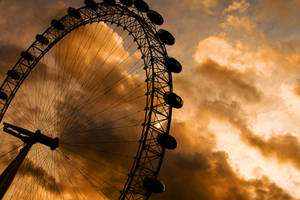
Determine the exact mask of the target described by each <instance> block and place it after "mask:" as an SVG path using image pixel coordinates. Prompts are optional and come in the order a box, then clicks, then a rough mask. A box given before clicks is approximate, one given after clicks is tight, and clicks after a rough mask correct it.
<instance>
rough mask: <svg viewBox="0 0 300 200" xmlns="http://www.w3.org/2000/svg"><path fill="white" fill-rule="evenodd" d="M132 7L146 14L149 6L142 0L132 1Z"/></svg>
mask: <svg viewBox="0 0 300 200" xmlns="http://www.w3.org/2000/svg"><path fill="white" fill-rule="evenodd" d="M133 3H134V6H135V7H136V8H137V9H138V11H140V12H148V11H149V6H148V4H147V3H146V2H145V1H143V0H134V2H133Z"/></svg>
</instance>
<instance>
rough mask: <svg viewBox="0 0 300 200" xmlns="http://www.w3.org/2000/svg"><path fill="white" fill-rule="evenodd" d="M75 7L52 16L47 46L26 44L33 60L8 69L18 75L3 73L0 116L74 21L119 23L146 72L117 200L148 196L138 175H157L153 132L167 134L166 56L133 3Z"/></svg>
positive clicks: (169, 82) (76, 24) (168, 78)
mask: <svg viewBox="0 0 300 200" xmlns="http://www.w3.org/2000/svg"><path fill="white" fill-rule="evenodd" d="M78 11H79V13H80V14H81V18H80V19H76V18H74V17H72V16H70V15H66V16H64V17H62V18H61V19H60V20H58V21H59V22H60V23H62V24H63V25H64V30H58V29H57V28H55V27H54V26H53V25H52V26H50V27H49V28H48V29H47V30H46V31H45V32H44V33H43V34H42V35H43V36H45V37H46V38H47V39H48V40H49V44H48V45H43V44H41V43H40V42H39V41H37V40H36V41H34V42H33V43H32V45H31V46H30V47H29V48H28V49H27V50H26V52H29V53H30V54H31V55H32V56H34V59H33V61H28V60H26V59H24V58H22V57H21V58H20V59H19V60H18V62H17V63H16V64H15V65H14V67H13V68H12V70H14V71H17V72H18V73H19V74H20V75H21V77H20V79H19V80H14V79H12V78H11V77H9V76H7V77H6V79H5V80H4V82H3V83H2V85H1V88H0V91H1V92H4V93H5V94H7V96H8V97H7V99H6V100H2V99H0V106H1V110H0V121H2V118H3V116H4V114H5V112H6V110H7V108H8V106H9V104H10V103H11V101H12V100H13V98H14V96H15V94H16V92H17V91H18V89H19V87H20V86H21V84H22V83H23V81H24V80H25V79H26V77H27V76H28V75H29V73H30V72H31V71H32V69H33V68H34V67H35V66H36V64H37V63H38V62H39V61H40V59H41V58H42V57H43V56H44V55H45V54H46V53H47V52H48V51H49V50H50V49H51V48H52V47H53V46H54V45H55V44H56V43H57V42H59V41H60V40H61V39H62V38H63V37H64V36H66V35H67V34H68V33H70V32H71V31H73V30H74V29H76V28H78V27H80V26H83V25H85V24H89V23H93V22H104V23H112V24H116V25H117V26H120V27H122V28H123V29H124V31H127V32H128V33H129V34H130V35H132V37H133V40H134V41H135V42H136V44H137V46H138V49H140V52H141V54H142V58H141V59H143V61H144V64H145V68H144V69H145V72H146V81H145V82H146V85H147V91H146V93H145V95H147V101H146V106H145V119H144V123H143V124H142V125H143V131H142V135H141V139H140V144H139V147H138V151H137V154H136V157H135V159H134V162H133V165H132V168H131V170H130V172H129V175H128V179H127V181H126V183H125V185H124V188H123V190H122V191H121V194H120V197H119V199H122V200H123V199H130V200H136V199H149V197H150V195H151V194H150V193H149V192H147V191H146V190H145V189H144V188H143V179H144V178H146V177H147V178H157V176H158V173H159V170H160V168H161V164H162V160H163V157H164V153H165V149H164V148H162V147H161V146H160V145H159V144H158V143H157V140H156V137H157V135H158V134H169V129H170V122H171V114H172V107H171V106H169V105H167V104H166V103H165V101H164V99H163V95H164V94H165V93H166V92H172V76H171V72H169V71H167V70H166V67H165V65H164V61H165V59H166V58H167V56H168V55H167V51H166V48H165V45H164V43H162V42H161V41H160V40H159V38H158V37H157V36H156V32H157V31H156V27H155V25H154V24H152V23H151V22H150V20H148V19H147V17H146V16H145V14H144V13H142V12H139V11H138V10H137V9H136V8H134V7H126V6H123V5H122V4H119V3H116V4H115V5H108V4H105V3H98V9H97V10H92V9H90V8H88V7H82V8H79V9H78Z"/></svg>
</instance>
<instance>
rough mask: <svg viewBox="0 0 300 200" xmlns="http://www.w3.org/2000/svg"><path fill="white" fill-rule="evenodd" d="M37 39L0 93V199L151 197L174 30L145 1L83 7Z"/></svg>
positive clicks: (156, 189) (171, 101)
mask: <svg viewBox="0 0 300 200" xmlns="http://www.w3.org/2000/svg"><path fill="white" fill-rule="evenodd" d="M84 3H85V6H84V7H81V8H79V9H75V8H68V10H67V14H66V15H65V16H64V17H62V18H61V19H54V20H52V21H51V25H50V26H49V28H47V29H46V30H45V31H44V32H43V33H41V34H37V35H36V37H35V41H34V42H33V43H32V44H31V45H30V46H29V48H28V49H26V50H24V51H23V52H21V55H20V58H19V60H18V61H17V63H16V64H15V65H14V66H13V67H11V69H10V70H8V72H7V74H6V78H5V80H4V81H3V82H2V84H1V88H0V121H1V122H2V123H3V132H2V133H1V134H0V160H1V162H0V168H1V171H2V174H1V175H0V199H1V198H2V199H119V200H126V199H130V200H137V199H149V198H150V195H151V194H152V193H161V192H163V191H164V190H165V186H164V184H163V182H162V181H160V180H159V178H158V175H159V171H160V168H161V165H162V162H163V158H164V154H165V151H166V149H170V150H172V149H175V148H176V147H177V142H176V139H175V138H174V137H172V136H171V135H170V134H169V130H170V123H171V116H172V108H181V107H182V105H183V101H182V99H181V98H180V97H179V96H178V95H177V94H175V93H174V92H173V88H172V73H180V72H181V68H182V67H181V64H180V63H179V62H178V61H177V60H176V59H175V58H173V57H170V56H169V55H168V53H167V50H166V47H165V46H166V45H173V44H174V43H175V39H174V37H173V36H172V34H171V33H169V32H168V31H166V30H164V29H159V28H158V26H160V25H162V24H163V22H164V19H163V17H162V16H161V15H160V14H159V13H158V12H156V11H153V10H151V9H150V8H149V6H148V4H147V3H146V2H144V1H143V0H120V1H118V2H116V1H115V0H103V1H102V2H95V1H93V0H85V1H84Z"/></svg>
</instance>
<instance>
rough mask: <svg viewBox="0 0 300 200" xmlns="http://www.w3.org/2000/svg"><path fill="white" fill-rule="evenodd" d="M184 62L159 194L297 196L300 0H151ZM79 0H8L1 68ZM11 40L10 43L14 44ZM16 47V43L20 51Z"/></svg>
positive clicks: (210, 198)
mask: <svg viewBox="0 0 300 200" xmlns="http://www.w3.org/2000/svg"><path fill="white" fill-rule="evenodd" d="M146 2H147V3H148V4H149V6H150V7H151V9H153V10H155V11H158V12H159V13H160V14H162V16H163V17H164V20H165V23H164V24H163V25H162V28H163V29H166V30H168V31H170V32H171V33H172V34H173V35H174V36H175V38H176V43H175V45H173V46H169V47H167V50H168V53H169V55H170V56H172V57H175V58H176V59H178V60H179V61H180V62H181V64H182V66H183V70H182V72H181V73H180V74H175V75H174V76H173V77H174V81H173V84H174V91H175V92H176V93H177V94H179V95H180V96H181V97H182V98H183V100H184V107H183V108H182V109H180V110H175V111H174V112H173V120H172V128H171V132H170V134H171V135H173V136H174V137H175V138H176V139H177V141H178V144H179V146H178V148H177V149H176V150H174V151H168V152H167V154H166V157H165V160H164V163H163V167H162V169H161V171H160V176H159V177H160V179H161V180H163V181H164V183H165V184H166V191H165V192H164V193H162V194H155V195H153V196H152V197H151V199H157V200H202V199H203V200H248V199H249V200H297V199H300V112H299V113H298V111H300V12H299V10H300V0H148V1H146ZM82 5H83V1H79V0H72V1H71V0H51V1H44V0H26V1H24V0H1V1H0V67H1V68H0V73H1V76H0V77H1V81H2V77H3V76H2V75H4V73H5V72H6V71H7V69H8V68H7V65H9V66H12V65H13V64H14V63H15V62H16V60H17V58H18V56H19V53H20V51H21V50H22V49H25V48H27V47H28V46H29V45H30V44H31V43H32V41H33V40H34V37H35V35H36V34H37V33H40V32H42V31H44V30H45V29H46V28H47V27H48V26H49V24H50V21H51V20H52V19H53V18H59V17H62V16H63V15H64V14H65V13H66V9H67V8H68V7H70V6H72V7H80V6H82ZM12 47H13V48H12ZM17 50H18V51H17Z"/></svg>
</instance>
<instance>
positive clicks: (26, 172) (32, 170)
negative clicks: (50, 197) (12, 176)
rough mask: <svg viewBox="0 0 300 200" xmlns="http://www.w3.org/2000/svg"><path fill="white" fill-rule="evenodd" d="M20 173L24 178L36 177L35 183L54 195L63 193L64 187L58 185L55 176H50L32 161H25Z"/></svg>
mask: <svg viewBox="0 0 300 200" xmlns="http://www.w3.org/2000/svg"><path fill="white" fill-rule="evenodd" d="M19 173H20V174H21V175H23V176H32V177H35V182H36V183H37V184H39V185H40V186H42V187H44V188H45V189H46V190H49V191H51V192H54V193H57V194H59V193H61V192H62V191H63V185H62V184H60V183H58V182H57V181H56V179H55V178H54V177H53V176H50V175H49V173H48V172H46V170H44V169H43V168H42V167H38V166H36V165H35V164H34V163H33V162H32V161H31V160H29V159H25V160H24V162H23V164H22V167H21V168H20V170H19Z"/></svg>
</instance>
